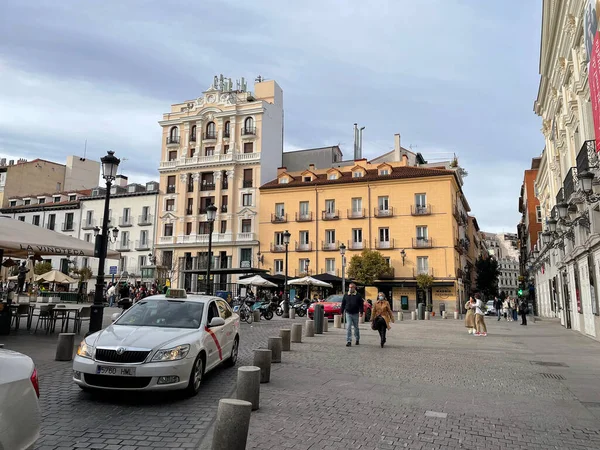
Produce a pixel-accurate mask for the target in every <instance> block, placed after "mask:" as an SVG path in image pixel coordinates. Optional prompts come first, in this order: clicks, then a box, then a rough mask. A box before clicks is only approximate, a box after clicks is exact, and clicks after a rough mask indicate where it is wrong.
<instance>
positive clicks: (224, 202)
mask: <svg viewBox="0 0 600 450" xmlns="http://www.w3.org/2000/svg"><path fill="white" fill-rule="evenodd" d="M228 200H229V197H227V196H226V195H221V212H222V213H226V212H227V202H228Z"/></svg>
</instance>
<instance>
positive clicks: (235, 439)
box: [212, 398, 252, 450]
mask: <svg viewBox="0 0 600 450" xmlns="http://www.w3.org/2000/svg"><path fill="white" fill-rule="evenodd" d="M251 413H252V403H250V402H247V401H244V400H238V399H233V398H222V399H221V400H219V408H218V409H217V419H216V421H215V429H214V431H213V440H212V450H244V449H245V448H246V442H247V440H248V429H249V428H250V415H251Z"/></svg>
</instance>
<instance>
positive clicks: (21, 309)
mask: <svg viewBox="0 0 600 450" xmlns="http://www.w3.org/2000/svg"><path fill="white" fill-rule="evenodd" d="M21 317H25V318H26V319H29V304H27V303H19V304H18V305H17V310H16V311H15V313H14V315H13V324H14V327H15V329H16V330H18V329H19V327H20V326H21ZM27 323H29V321H27Z"/></svg>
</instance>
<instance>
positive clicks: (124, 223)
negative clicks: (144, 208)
mask: <svg viewBox="0 0 600 450" xmlns="http://www.w3.org/2000/svg"><path fill="white" fill-rule="evenodd" d="M119 226H120V227H131V226H133V221H132V220H131V217H119Z"/></svg>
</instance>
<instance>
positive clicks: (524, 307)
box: [519, 299, 528, 325]
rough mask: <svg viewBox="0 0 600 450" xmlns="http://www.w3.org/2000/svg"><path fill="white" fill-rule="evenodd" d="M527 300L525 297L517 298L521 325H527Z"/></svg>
mask: <svg viewBox="0 0 600 450" xmlns="http://www.w3.org/2000/svg"><path fill="white" fill-rule="evenodd" d="M527 309H528V308H527V302H526V301H525V299H521V300H519V314H521V325H527Z"/></svg>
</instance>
